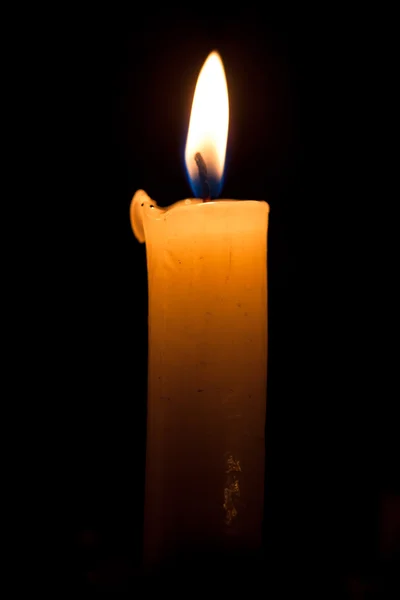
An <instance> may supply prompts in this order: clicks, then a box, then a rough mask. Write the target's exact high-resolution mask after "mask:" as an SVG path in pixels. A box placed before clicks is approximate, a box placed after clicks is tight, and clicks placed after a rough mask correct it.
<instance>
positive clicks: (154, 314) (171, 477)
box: [131, 52, 269, 565]
mask: <svg viewBox="0 0 400 600" xmlns="http://www.w3.org/2000/svg"><path fill="white" fill-rule="evenodd" d="M228 112H229V111H228V92H227V85H226V79H225V73H224V69H223V65H222V61H221V59H220V57H219V55H218V54H217V53H215V52H214V53H212V54H211V55H210V56H209V58H208V59H207V61H206V63H205V65H204V67H203V69H202V71H201V73H200V75H199V79H198V83H197V87H196V91H195V96H194V100H193V106H192V113H191V119H190V125H189V132H188V138H187V145H186V155H185V160H186V167H187V171H188V175H189V178H190V180H191V183H192V186H193V189H194V191H195V192H196V191H197V194H196V195H199V196H201V197H200V198H197V199H187V200H182V201H179V202H177V203H175V204H173V205H172V206H170V207H168V208H165V209H164V208H160V207H158V206H157V204H156V202H154V201H153V200H151V199H150V198H149V196H148V195H147V194H146V193H145V192H144V191H143V190H139V191H137V192H136V193H135V195H134V197H133V200H132V203H131V223H132V228H133V231H134V233H135V235H136V237H137V239H138V240H139V241H140V242H145V243H146V253H147V271H148V286H149V308H148V326H149V355H148V417H147V450H146V490H145V520H144V558H145V562H146V563H147V564H149V565H151V564H160V563H162V562H164V561H167V560H169V559H176V560H177V559H179V558H182V557H184V556H188V555H190V556H192V555H193V554H196V555H198V553H199V552H204V553H205V554H207V553H210V554H211V553H214V552H216V553H217V554H218V555H219V556H220V555H221V553H223V554H225V553H227V552H230V551H244V552H247V551H249V552H251V551H253V550H257V549H258V548H259V547H260V543H261V528H262V518H263V504H264V502H263V498H264V447H265V444H264V429H265V413H266V379H267V378H266V367H267V260H266V258H267V256H266V255H267V229H268V213H269V207H268V204H267V203H266V202H263V201H251V200H247V201H239V200H216V201H213V200H211V198H212V197H214V196H216V195H217V194H218V192H219V190H220V186H221V181H222V175H223V168H224V161H225V151H226V141H227V134H228Z"/></svg>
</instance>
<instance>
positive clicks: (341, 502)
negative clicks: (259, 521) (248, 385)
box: [55, 5, 397, 597]
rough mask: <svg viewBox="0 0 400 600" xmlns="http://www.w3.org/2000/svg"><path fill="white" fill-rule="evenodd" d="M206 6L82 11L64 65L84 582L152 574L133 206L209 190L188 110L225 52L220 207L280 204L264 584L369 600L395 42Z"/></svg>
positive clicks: (382, 459)
mask: <svg viewBox="0 0 400 600" xmlns="http://www.w3.org/2000/svg"><path fill="white" fill-rule="evenodd" d="M215 10H216V12H218V10H219V9H218V10H217V9H215ZM190 13H191V14H190V15H188V14H187V13H185V15H183V14H182V12H181V13H180V12H179V11H177V12H176V13H174V14H173V13H172V12H171V11H169V12H165V14H159V13H158V11H157V10H156V9H154V15H152V16H149V15H139V14H136V13H135V12H134V10H133V9H132V11H131V12H130V13H129V12H126V13H124V14H120V15H118V14H115V13H114V14H112V15H110V14H109V13H106V14H101V15H99V14H98V13H96V14H94V15H90V16H89V17H87V16H86V17H85V19H82V22H80V21H79V18H78V16H76V17H77V18H76V20H74V26H73V28H72V29H71V36H70V37H67V39H66V41H65V47H64V52H63V59H64V60H63V63H62V67H59V69H61V70H62V71H63V76H64V77H63V80H64V83H63V86H62V87H61V89H60V90H59V92H58V94H59V95H58V100H59V107H60V109H59V114H58V119H57V121H56V125H55V127H56V128H57V127H59V129H60V130H59V131H58V130H57V134H59V135H60V137H61V139H65V144H66V146H68V148H70V151H69V152H65V153H63V154H62V157H63V158H60V160H59V161H57V162H58V169H59V170H61V177H62V184H63V185H62V189H63V192H62V193H63V194H65V198H63V202H64V205H65V215H64V217H65V224H66V232H65V244H64V248H63V253H64V256H63V259H64V260H63V269H64V271H63V278H62V279H64V281H65V287H64V289H62V290H61V293H62V295H63V300H64V301H65V307H66V308H65V311H64V312H63V315H62V323H63V324H62V332H63V336H64V339H65V344H66V346H68V347H69V348H70V351H69V352H68V353H67V354H66V358H65V360H64V364H63V367H65V372H63V382H64V383H63V386H62V394H61V395H62V396H63V395H65V397H66V398H67V397H68V398H69V400H68V403H67V405H68V409H66V411H65V412H66V413H68V423H69V424H70V429H69V431H70V436H69V439H68V449H67V469H68V478H67V480H68V482H69V485H68V486H67V487H68V497H69V511H68V513H69V515H72V533H73V549H72V560H71V567H70V573H69V575H70V578H71V581H72V582H73V585H74V587H75V588H76V589H77V590H92V591H105V590H118V591H132V590H133V589H134V588H135V585H136V583H135V582H136V576H137V575H138V574H139V573H140V553H141V535H142V531H141V528H142V519H143V514H142V510H143V485H144V460H145V432H146V377H147V374H146V367H147V279H146V277H147V272H146V256H145V246H144V245H140V244H139V243H138V242H137V240H136V239H135V238H134V236H133V233H132V231H131V228H130V222H129V205H130V201H131V198H132V196H133V194H134V192H135V191H136V190H137V189H139V188H143V189H144V190H146V192H147V193H148V194H149V195H150V196H151V197H152V198H154V199H155V200H156V201H157V203H158V204H159V205H161V206H167V205H169V204H172V203H174V202H176V201H177V200H179V199H182V198H185V197H189V196H190V195H191V190H190V187H189V184H188V182H187V179H186V175H185V169H184V163H183V152H184V145H185V141H186V133H187V126H188V122H189V115H190V108H191V102H192V98H193V92H194V88H195V84H196V80H197V76H198V73H199V71H200V69H201V66H202V64H203V62H204V60H205V59H206V57H207V55H208V54H209V52H210V51H212V50H214V49H216V50H218V51H219V52H220V54H221V56H222V59H223V61H224V66H225V70H226V75H227V80H228V89H229V99H230V128H229V139H228V155H227V163H226V171H225V185H224V189H223V191H222V197H224V198H237V199H260V200H261V199H263V200H266V201H267V202H268V203H269V205H270V208H271V213H270V225H269V234H268V278H269V364H268V412H267V435H266V451H267V454H266V456H267V466H266V501H265V507H266V509H265V539H266V544H265V545H266V556H267V558H266V561H265V564H264V566H263V568H262V569H261V570H260V573H262V577H263V578H264V580H265V582H266V585H268V581H272V580H273V581H274V582H275V583H276V582H277V581H278V582H280V583H279V585H281V586H285V585H287V583H288V582H290V581H292V582H302V583H301V584H302V586H303V585H304V586H312V585H314V584H315V582H316V581H317V580H318V581H320V582H321V585H322V587H321V590H322V591H323V590H324V589H332V588H335V589H336V588H337V589H338V590H339V591H340V592H343V594H344V593H349V594H353V596H354V597H357V595H356V594H357V593H362V590H364V591H365V590H368V589H378V588H379V586H382V585H383V583H382V582H383V581H384V580H385V581H386V579H387V578H386V579H385V577H386V575H385V574H386V571H390V567H389V566H388V565H390V564H391V562H390V560H391V559H390V560H389V558H390V557H389V554H390V553H389V554H388V551H387V550H386V551H385V552H386V554H385V553H384V548H385V546H384V542H383V541H382V540H383V537H382V536H384V534H383V525H382V520H381V519H382V518H383V517H382V515H384V512H382V511H383V508H382V507H384V506H387V505H388V503H389V504H390V502H391V501H392V500H391V499H393V498H394V496H393V494H394V492H395V491H396V489H397V488H396V482H395V475H394V473H395V469H394V450H393V448H394V442H393V437H394V425H393V424H392V426H391V427H390V419H389V416H388V415H389V413H388V409H389V408H390V406H391V402H392V400H391V396H390V393H391V392H390V391H387V390H386V387H385V379H386V377H385V375H384V371H382V370H380V368H379V366H378V364H379V362H380V361H381V360H382V359H381V357H382V351H383V348H382V345H381V344H380V343H379V342H378V334H379V329H380V325H379V322H378V324H376V322H375V321H372V319H371V314H372V313H374V312H375V313H376V312H378V321H379V319H381V318H383V315H382V313H381V312H379V310H378V308H377V303H376V300H375V299H376V298H379V297H380V296H382V294H384V293H385V287H384V284H383V282H382V280H383V276H382V273H381V270H380V268H379V264H378V259H377V253H378V250H381V244H382V243H381V241H380V237H384V236H385V231H386V230H385V227H386V224H385V217H382V215H381V216H380V217H379V215H378V216H376V217H374V218H373V217H372V215H373V214H374V210H373V209H374V206H375V201H376V194H375V192H376V190H377V189H379V185H378V186H377V187H376V183H375V180H376V178H377V177H376V171H377V163H378V158H377V157H376V156H375V153H376V148H375V144H374V141H373V140H374V135H375V131H374V125H373V120H372V119H371V106H372V105H373V104H374V102H373V100H371V98H372V95H373V90H374V89H375V90H376V88H377V87H379V85H378V83H377V78H378V70H379V69H378V67H377V66H376V65H375V66H374V61H373V60H371V57H373V55H374V49H375V47H376V41H374V39H373V36H372V38H371V37H369V36H363V35H362V27H360V26H357V25H356V23H355V21H354V20H353V21H352V20H348V19H347V18H345V17H344V16H343V15H341V16H340V15H331V14H324V15H322V14H315V13H313V14H312V15H308V14H306V13H304V12H302V13H301V14H290V15H286V16H284V17H282V16H279V17H278V16H277V15H275V14H272V12H268V10H265V11H264V12H263V13H262V14H261V13H258V12H257V11H255V12H252V11H250V9H249V11H248V12H247V13H243V14H236V13H235V12H234V11H233V9H232V8H231V9H228V10H226V11H222V10H221V13H220V14H214V13H213V14H211V7H208V6H203V5H198V6H196V7H193V9H192V10H191V11H190ZM57 123H61V125H60V126H58V125H57ZM372 148H374V152H372ZM60 163H61V164H60ZM382 233H383V235H382ZM380 234H381V235H380ZM68 284H69V285H68ZM385 366H386V369H389V366H388V365H385ZM382 373H383V374H382ZM388 394H389V395H388ZM388 498H389V500H388ZM385 503H386V504H385ZM392 512H393V511H392ZM388 514H389V513H388ZM390 514H392V513H390ZM387 518H388V519H390V518H391V517H390V515H389V516H388V517H387ZM391 527H392V525H390V527H389V529H390V528H391ZM382 553H383V554H382ZM390 556H391V555H390ZM203 569H204V565H203ZM205 569H206V566H205ZM205 572H206V571H205ZM203 576H204V575H203ZM175 577H180V574H179V569H178V574H176V573H175ZM271 585H272V584H271ZM324 586H325V587H324ZM302 589H307V587H303V588H302ZM360 590H361V591H360ZM353 596H352V597H353Z"/></svg>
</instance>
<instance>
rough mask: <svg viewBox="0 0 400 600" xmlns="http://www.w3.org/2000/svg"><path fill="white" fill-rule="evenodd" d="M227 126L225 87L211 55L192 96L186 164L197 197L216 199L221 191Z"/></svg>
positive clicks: (221, 68)
mask: <svg viewBox="0 0 400 600" xmlns="http://www.w3.org/2000/svg"><path fill="white" fill-rule="evenodd" d="M228 125H229V99H228V86H227V82H226V77H225V70H224V65H223V63H222V60H221V57H220V55H219V54H218V52H215V51H214V52H211V54H210V55H209V56H208V58H207V60H206V61H205V63H204V65H203V68H202V69H201V71H200V74H199V77H198V80H197V85H196V90H195V93H194V98H193V104H192V112H191V115H190V122H189V131H188V136H187V141H186V150H185V163H186V170H187V173H188V177H189V181H190V184H191V187H192V190H193V193H194V195H195V196H196V197H201V198H204V199H205V198H207V197H209V198H210V197H216V196H218V195H219V192H220V190H221V188H222V183H223V174H224V166H225V155H226V143H227V139H228Z"/></svg>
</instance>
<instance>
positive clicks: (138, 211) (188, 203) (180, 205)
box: [130, 190, 270, 242]
mask: <svg viewBox="0 0 400 600" xmlns="http://www.w3.org/2000/svg"><path fill="white" fill-rule="evenodd" d="M244 204H246V205H248V207H249V210H252V211H253V210H254V209H256V207H257V208H258V210H259V211H260V215H261V214H266V215H268V214H269V212H270V207H269V204H268V203H267V202H266V201H265V200H233V199H229V198H223V199H221V200H210V201H208V202H204V201H203V200H202V199H200V198H186V199H184V200H178V201H177V202H175V203H174V204H171V205H169V206H166V207H163V206H159V205H158V204H157V203H156V202H155V201H154V200H152V199H151V198H150V197H149V196H148V195H147V194H146V192H145V191H143V190H138V191H137V192H136V193H135V195H134V196H133V198H132V202H131V207H130V215H131V225H132V229H133V232H134V234H135V236H136V237H137V239H138V240H139V241H140V242H144V241H145V234H144V228H143V219H144V218H145V219H146V220H147V219H151V220H152V221H161V219H163V220H166V219H167V218H168V220H169V219H170V218H174V216H175V215H177V214H182V211H183V212H186V211H187V210H188V209H189V211H190V212H191V211H192V210H195V209H194V208H192V207H196V209H197V210H200V211H211V212H212V213H215V214H216V215H217V214H219V215H221V213H220V210H222V211H223V212H225V211H226V210H229V209H233V211H234V213H235V212H236V210H235V209H238V208H239V206H240V207H241V208H243V206H244ZM229 212H230V211H229Z"/></svg>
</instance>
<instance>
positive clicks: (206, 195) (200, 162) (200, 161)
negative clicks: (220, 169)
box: [194, 152, 211, 202]
mask: <svg viewBox="0 0 400 600" xmlns="http://www.w3.org/2000/svg"><path fill="white" fill-rule="evenodd" d="M194 160H195V161H196V165H197V168H198V170H199V177H200V182H201V187H202V190H203V193H202V198H203V201H204V202H208V201H209V200H211V198H210V186H209V185H208V176H207V165H206V163H205V161H204V158H203V157H202V155H201V154H200V152H196V154H195V155H194Z"/></svg>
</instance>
